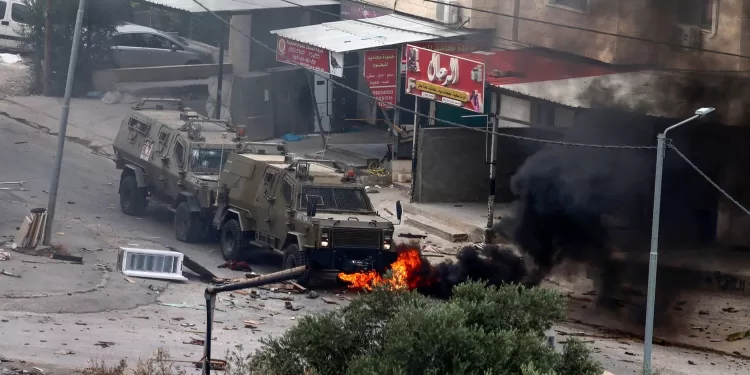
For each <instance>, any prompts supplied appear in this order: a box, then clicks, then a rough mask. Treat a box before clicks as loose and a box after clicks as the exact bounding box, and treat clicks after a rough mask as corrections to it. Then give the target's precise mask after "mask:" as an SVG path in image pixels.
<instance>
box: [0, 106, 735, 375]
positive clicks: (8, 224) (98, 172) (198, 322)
mask: <svg viewBox="0 0 750 375" xmlns="http://www.w3.org/2000/svg"><path fill="white" fill-rule="evenodd" d="M55 147H56V137H54V136H52V135H48V134H44V133H42V132H40V131H38V130H36V129H34V128H32V127H29V126H26V125H24V124H21V123H18V122H16V121H13V120H10V119H7V118H3V117H0V160H1V161H2V162H0V176H3V177H2V178H1V179H2V180H3V181H26V187H27V188H28V189H29V191H23V192H6V191H0V236H4V237H2V238H0V242H3V241H4V240H8V239H9V238H10V237H12V236H14V235H15V231H16V227H18V225H19V223H20V222H21V220H22V218H23V216H24V215H25V214H26V213H28V211H29V210H30V209H31V208H34V207H46V205H47V200H48V194H47V192H46V191H47V190H49V179H50V176H51V174H52V167H53V163H54V154H55ZM118 172H119V171H117V170H116V169H115V168H114V163H113V162H112V161H111V160H109V159H106V158H104V157H102V156H98V155H95V154H93V153H91V150H90V149H88V148H86V147H85V146H84V145H81V144H76V143H71V142H68V143H67V144H66V149H65V158H64V161H63V169H62V177H61V181H60V195H59V198H58V212H57V217H56V219H57V220H56V221H55V228H54V235H53V238H54V242H56V243H59V244H62V245H64V246H65V247H67V248H68V249H69V250H70V252H71V253H74V254H80V255H82V256H83V257H84V264H83V265H73V264H60V263H58V262H54V261H52V260H50V259H45V258H40V257H33V256H25V255H22V254H18V253H15V252H11V255H12V257H13V258H12V259H11V260H9V261H4V262H0V269H6V270H8V271H10V272H13V273H17V274H19V275H21V278H18V279H17V278H9V277H7V276H0V317H1V318H2V319H1V320H0V332H1V333H2V340H0V354H2V355H3V356H5V357H7V358H11V359H17V360H25V361H29V362H30V363H37V364H39V365H40V366H41V367H43V368H44V366H45V364H46V365H52V364H54V365H56V366H62V368H66V367H67V368H80V367H82V366H84V365H85V364H87V363H88V361H89V360H91V359H104V360H108V361H110V362H113V361H117V360H119V359H121V358H127V359H129V360H135V359H137V358H139V357H146V356H149V355H150V354H151V353H153V351H155V350H156V349H157V348H159V347H165V348H167V349H169V350H170V352H171V353H172V355H173V357H174V358H176V359H179V360H198V359H199V358H200V353H201V347H199V346H194V345H186V344H183V343H184V342H186V341H189V340H190V339H192V338H200V337H201V335H200V334H196V333H195V332H193V331H196V330H197V331H201V330H203V319H204V312H203V311H202V310H201V308H200V304H201V303H202V299H203V294H202V290H203V288H205V285H203V284H201V283H200V282H196V281H191V282H189V283H185V284H167V283H164V282H159V281H150V280H142V279H138V280H135V283H131V282H129V281H126V280H125V279H124V278H123V277H122V275H121V274H119V273H118V272H116V271H113V270H112V268H114V265H115V263H116V254H117V248H118V247H119V246H123V245H130V244H137V245H139V246H141V247H144V248H160V249H163V248H165V247H167V246H171V247H174V248H176V249H178V250H180V251H182V252H183V253H185V254H187V255H188V256H190V257H191V258H193V259H194V260H196V261H198V262H199V263H201V264H203V265H204V266H206V267H207V268H209V269H211V270H212V271H214V272H215V273H217V274H218V275H221V276H232V275H234V276H238V274H234V273H233V272H231V271H226V270H223V269H218V268H217V266H218V265H219V264H221V263H223V260H222V258H221V256H220V253H219V251H218V246H217V245H216V244H211V243H207V244H192V245H188V244H184V243H181V242H178V241H176V240H175V239H174V233H173V228H172V223H171V214H169V213H168V212H167V211H166V210H164V209H158V208H150V209H149V211H148V212H149V214H148V215H147V216H146V217H143V218H134V217H129V216H125V215H123V214H122V213H121V212H120V210H119V204H118V196H117V185H118V181H119V173H118ZM381 190H382V191H381V193H380V194H375V195H373V201H374V202H375V201H383V202H385V203H387V204H391V202H388V201H389V200H390V199H391V197H390V195H389V194H393V192H388V191H387V189H381ZM375 204H376V205H378V204H379V203H378V202H375ZM405 229H408V228H405ZM3 238H4V240H3ZM0 247H1V246H0ZM280 263H281V262H280V259H279V257H278V256H276V255H275V254H271V253H264V254H259V255H258V256H257V257H254V259H253V260H252V264H253V266H254V267H255V268H256V271H257V272H258V273H267V272H272V271H275V270H277V269H278V266H279V265H280ZM321 294H322V295H324V296H328V297H329V300H330V299H333V300H335V301H338V305H333V306H332V305H330V304H326V303H324V302H322V301H321V299H316V300H308V299H305V298H304V297H302V296H297V297H294V298H295V300H296V301H297V302H295V303H304V305H305V309H304V310H301V311H295V312H292V311H289V310H285V309H284V302H283V301H281V300H277V299H274V298H272V297H269V298H268V299H267V300H264V301H257V300H251V299H249V298H245V297H242V296H237V295H235V296H233V297H224V298H222V299H220V304H221V306H220V307H221V309H220V310H219V311H217V316H216V320H218V321H221V322H222V323H217V324H218V326H217V330H216V337H217V340H216V348H215V352H216V353H220V354H223V353H224V352H225V351H226V350H227V349H231V348H232V347H233V346H234V345H236V344H240V343H242V344H244V345H245V346H246V347H248V348H249V349H252V348H254V347H257V345H258V338H259V337H262V336H265V335H268V334H272V335H275V334H280V333H281V332H283V331H284V330H286V329H287V328H289V327H290V326H291V325H293V324H294V323H295V320H294V319H296V317H297V316H301V315H304V314H306V313H315V312H320V311H325V310H330V309H331V308H337V307H339V305H343V304H345V302H344V301H343V300H341V299H337V297H336V295H334V294H333V293H327V292H326V291H324V290H321ZM259 302H262V303H259ZM161 303H166V304H177V305H181V306H183V307H182V308H181V307H177V306H175V305H173V306H164V305H162V304H161ZM235 306H236V307H235ZM176 318H180V319H183V320H180V322H185V324H193V325H194V326H188V327H186V326H182V325H181V324H179V323H176V320H175V319H176ZM244 319H253V320H257V321H260V322H263V323H262V327H261V328H260V329H259V330H258V331H257V332H256V331H249V330H246V329H244V328H243V327H242V321H243V320H244ZM219 327H221V329H219ZM99 341H110V342H114V343H115V345H114V346H111V347H109V348H102V347H100V346H97V345H96V344H97V342H99ZM591 344H592V345H593V346H594V347H595V350H596V357H597V358H598V359H600V360H601V361H602V362H603V363H604V364H605V365H606V367H607V368H608V369H610V370H611V371H613V372H614V373H615V374H618V375H619V374H635V373H638V371H639V368H640V360H639V359H638V358H637V355H638V353H640V349H639V348H637V344H633V343H631V344H623V343H622V342H620V341H618V340H616V339H608V340H603V339H596V340H592V342H591ZM623 347H627V349H623ZM626 352H627V353H626ZM631 352H632V353H631ZM628 353H631V354H634V355H631V354H628ZM656 356H657V358H659V364H660V368H662V369H664V370H666V371H664V373H665V374H692V373H697V372H701V373H704V374H714V373H715V374H735V373H742V372H737V371H739V369H740V368H742V371H747V369H746V368H745V367H738V364H737V363H736V362H734V363H732V362H731V361H732V360H730V359H726V358H722V357H720V356H715V355H707V354H702V353H698V352H690V351H681V350H676V349H668V348H656ZM690 358H699V360H691V361H693V363H697V364H695V365H693V364H689V363H688V362H687V360H688V359H690ZM11 365H13V364H11ZM3 366H5V364H2V363H0V368H2V367H3ZM60 371H62V372H60ZM54 373H55V374H58V373H65V372H64V370H57V371H54Z"/></svg>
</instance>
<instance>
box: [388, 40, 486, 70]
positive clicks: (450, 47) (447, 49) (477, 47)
mask: <svg viewBox="0 0 750 375" xmlns="http://www.w3.org/2000/svg"><path fill="white" fill-rule="evenodd" d="M486 44H487V43H486V42H483V41H479V40H466V41H451V42H436V41H430V42H414V43H412V44H411V45H412V46H415V47H420V48H424V49H429V50H433V51H436V52H442V53H447V54H449V55H457V54H460V53H468V52H475V51H482V50H486V49H487V46H486ZM401 66H402V67H401V69H402V70H406V54H403V55H401Z"/></svg>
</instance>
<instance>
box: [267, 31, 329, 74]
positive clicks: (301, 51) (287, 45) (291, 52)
mask: <svg viewBox="0 0 750 375" xmlns="http://www.w3.org/2000/svg"><path fill="white" fill-rule="evenodd" d="M276 61H279V62H283V63H287V64H292V65H298V66H301V67H303V68H307V69H311V70H316V71H319V72H324V73H330V74H331V75H334V76H336V77H343V75H344V54H343V53H341V52H331V51H328V50H325V49H323V48H319V47H315V46H311V45H309V44H305V43H300V42H297V41H294V40H290V39H286V38H283V37H280V36H279V37H277V39H276Z"/></svg>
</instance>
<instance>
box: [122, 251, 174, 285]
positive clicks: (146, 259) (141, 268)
mask: <svg viewBox="0 0 750 375" xmlns="http://www.w3.org/2000/svg"><path fill="white" fill-rule="evenodd" d="M118 255H119V256H118V257H117V269H119V270H120V272H122V273H123V274H124V275H126V276H133V277H145V278H153V279H164V280H173V281H187V278H186V277H185V276H182V261H183V258H184V257H185V256H184V255H182V253H178V252H176V251H167V250H152V249H138V248H133V247H121V248H120V252H119V254H118Z"/></svg>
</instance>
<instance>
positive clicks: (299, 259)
mask: <svg viewBox="0 0 750 375" xmlns="http://www.w3.org/2000/svg"><path fill="white" fill-rule="evenodd" d="M307 265H308V263H307V254H305V253H304V252H303V251H300V249H299V246H297V245H296V244H292V245H287V246H286V247H285V248H284V264H283V267H282V268H283V269H285V270H288V269H290V268H295V267H299V266H307ZM309 283H310V270H309V269H308V270H307V271H306V272H305V273H304V274H302V276H300V277H299V278H297V284H300V285H302V286H307V285H308V284H309Z"/></svg>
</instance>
